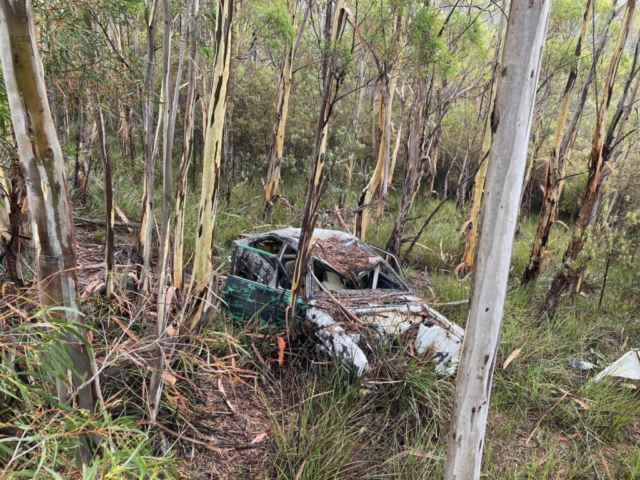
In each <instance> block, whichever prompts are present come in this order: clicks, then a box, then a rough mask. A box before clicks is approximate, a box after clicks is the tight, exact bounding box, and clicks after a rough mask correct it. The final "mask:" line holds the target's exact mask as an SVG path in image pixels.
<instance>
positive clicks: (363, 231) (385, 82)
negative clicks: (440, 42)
mask: <svg viewBox="0 0 640 480" xmlns="http://www.w3.org/2000/svg"><path fill="white" fill-rule="evenodd" d="M380 77H381V80H380V108H379V109H378V122H377V130H378V135H377V136H379V137H380V143H379V144H378V157H377V162H376V168H375V170H374V171H373V175H372V176H371V179H370V180H369V183H368V184H367V186H366V187H365V188H364V190H363V191H362V194H361V195H360V199H359V200H358V208H359V209H360V210H359V211H358V213H357V214H356V225H355V235H356V237H358V238H360V239H361V240H364V237H365V236H366V235H367V229H368V228H369V218H370V215H371V214H370V213H369V207H368V205H370V204H371V203H372V202H373V201H374V199H375V201H376V202H377V206H376V219H379V218H380V216H381V215H382V210H383V207H384V203H385V202H386V200H387V185H388V177H389V168H390V163H391V152H390V146H391V109H392V105H393V94H394V91H395V84H396V77H395V76H393V71H392V70H390V71H388V72H383V73H381V74H380ZM390 77H391V78H390Z"/></svg>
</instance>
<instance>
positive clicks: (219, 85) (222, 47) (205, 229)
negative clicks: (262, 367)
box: [183, 0, 233, 332]
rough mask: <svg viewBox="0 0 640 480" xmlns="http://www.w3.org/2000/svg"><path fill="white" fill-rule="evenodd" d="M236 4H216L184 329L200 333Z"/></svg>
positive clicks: (209, 296) (223, 0) (209, 301)
mask: <svg viewBox="0 0 640 480" xmlns="http://www.w3.org/2000/svg"><path fill="white" fill-rule="evenodd" d="M232 17H233V0H220V1H219V2H217V3H216V17H215V18H216V30H215V40H216V53H215V57H214V67H213V85H212V90H211V101H210V103H209V109H208V112H207V123H206V134H205V139H204V153H203V159H202V186H201V189H200V203H199V206H198V224H197V230H196V245H195V257H194V262H193V275H192V277H191V283H190V285H189V291H190V293H192V294H193V295H194V297H195V298H194V305H193V310H192V312H191V313H190V315H189V317H188V318H187V320H186V324H184V325H183V328H184V329H186V330H188V331H189V332H194V331H197V330H198V329H199V328H200V327H201V326H202V323H203V322H206V321H207V320H208V319H209V317H210V313H211V312H212V306H213V304H214V302H213V292H212V291H211V280H212V272H213V268H212V263H211V249H212V248H213V229H214V226H215V220H216V213H217V205H218V191H219V190H220V168H221V162H222V134H223V129H224V121H225V114H226V109H227V86H228V83H229V65H230V62H231V22H232Z"/></svg>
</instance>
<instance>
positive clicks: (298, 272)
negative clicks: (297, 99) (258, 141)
mask: <svg viewBox="0 0 640 480" xmlns="http://www.w3.org/2000/svg"><path fill="white" fill-rule="evenodd" d="M350 6H351V2H350V0H336V6H335V13H334V14H333V15H332V14H331V2H327V10H326V16H325V39H326V41H327V51H328V52H333V53H334V54H335V53H336V50H337V49H336V47H337V44H338V42H339V41H340V39H341V38H342V33H343V31H344V27H345V25H346V23H347V16H348V15H347V10H348V9H349V8H350ZM333 57H336V55H333V56H331V57H330V55H329V54H326V55H325V58H324V63H323V83H324V85H323V89H322V90H323V92H322V101H321V104H320V115H319V117H318V125H317V127H316V138H315V146H314V153H313V163H312V165H311V176H310V177H309V182H308V184H307V193H306V196H305V206H304V214H303V217H302V225H301V232H300V241H299V243H298V254H297V255H296V261H295V266H294V270H293V276H292V278H291V301H290V304H289V305H290V309H289V317H288V318H289V319H288V322H289V326H288V327H289V334H290V336H295V318H296V310H297V305H298V297H299V296H300V293H301V290H302V289H304V288H305V286H304V285H303V284H302V283H301V280H302V279H303V278H305V275H306V271H307V267H308V265H307V264H308V261H309V255H310V254H311V246H312V243H311V242H312V238H313V232H314V230H315V227H316V222H317V220H318V206H319V203H320V195H321V192H322V185H323V180H324V167H325V155H326V152H327V134H328V132H329V119H330V117H331V112H332V110H333V104H334V102H335V99H336V96H337V92H338V90H339V88H340V84H341V82H342V78H341V77H340V76H339V75H337V72H336V71H335V69H336V65H335V62H336V58H333Z"/></svg>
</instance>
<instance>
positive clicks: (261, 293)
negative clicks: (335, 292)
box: [222, 275, 307, 326]
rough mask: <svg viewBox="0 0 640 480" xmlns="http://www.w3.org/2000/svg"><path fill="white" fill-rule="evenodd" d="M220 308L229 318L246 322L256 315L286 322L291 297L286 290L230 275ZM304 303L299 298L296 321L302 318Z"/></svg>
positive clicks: (277, 322) (268, 320) (272, 321)
mask: <svg viewBox="0 0 640 480" xmlns="http://www.w3.org/2000/svg"><path fill="white" fill-rule="evenodd" d="M222 299H223V303H222V304H223V310H224V312H225V313H226V314H227V316H228V317H229V318H232V319H234V320H236V321H238V322H246V321H248V320H250V319H252V318H255V317H257V318H258V319H259V320H260V321H261V322H262V323H265V324H273V325H282V326H284V325H285V324H286V309H287V307H288V306H289V302H290V300H291V294H290V293H289V291H287V290H283V289H278V288H271V287H268V286H266V285H261V284H259V283H257V282H252V281H248V280H246V279H244V278H240V277H236V276H234V275H229V276H228V277H227V279H226V280H225V282H224V285H223V287H222ZM306 310H307V305H306V303H305V302H304V300H303V299H299V300H298V312H299V313H298V320H304V318H305V313H306Z"/></svg>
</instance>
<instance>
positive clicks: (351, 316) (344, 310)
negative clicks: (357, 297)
mask: <svg viewBox="0 0 640 480" xmlns="http://www.w3.org/2000/svg"><path fill="white" fill-rule="evenodd" d="M312 275H313V279H314V280H315V282H316V283H317V284H318V286H319V287H320V289H321V290H322V291H323V292H324V293H326V294H327V296H328V297H329V299H330V300H331V301H332V302H333V303H335V304H336V305H337V306H338V308H339V309H340V311H341V312H342V313H344V314H345V315H346V316H347V318H348V319H349V320H351V321H352V322H353V323H356V324H358V325H363V323H362V320H360V319H359V318H358V317H356V316H355V315H354V314H353V313H351V311H350V310H349V309H348V308H347V307H345V306H344V305H343V304H342V303H340V300H338V299H337V298H336V297H334V296H333V295H332V294H331V292H330V291H329V290H327V287H325V286H324V285H323V284H322V283H321V282H320V280H318V277H316V276H315V274H314V273H312Z"/></svg>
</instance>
